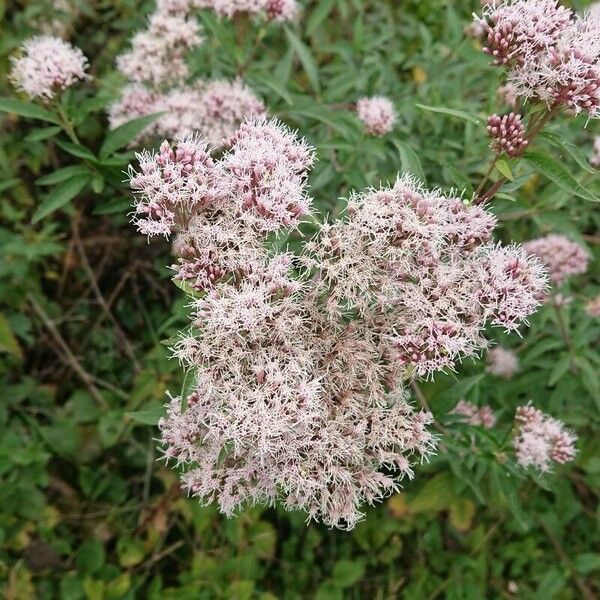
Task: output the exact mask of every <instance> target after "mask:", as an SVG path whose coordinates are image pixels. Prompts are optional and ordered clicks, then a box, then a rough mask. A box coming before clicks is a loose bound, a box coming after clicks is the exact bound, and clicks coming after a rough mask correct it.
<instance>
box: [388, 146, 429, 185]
mask: <svg viewBox="0 0 600 600" xmlns="http://www.w3.org/2000/svg"><path fill="white" fill-rule="evenodd" d="M394 145H395V146H396V148H398V152H399V153H400V162H401V163H402V173H410V174H411V175H414V176H415V177H416V178H417V179H419V180H420V181H421V182H422V183H424V184H425V185H427V180H426V179H425V173H424V172H423V167H421V162H420V161H419V157H418V156H417V153H416V152H415V151H414V150H413V149H412V148H411V147H410V146H409V145H408V144H406V143H404V142H400V141H398V140H394Z"/></svg>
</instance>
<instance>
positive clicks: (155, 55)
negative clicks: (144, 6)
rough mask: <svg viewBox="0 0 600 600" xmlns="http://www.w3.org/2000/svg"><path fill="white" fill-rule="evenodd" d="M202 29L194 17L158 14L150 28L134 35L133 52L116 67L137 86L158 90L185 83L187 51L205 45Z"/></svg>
mask: <svg viewBox="0 0 600 600" xmlns="http://www.w3.org/2000/svg"><path fill="white" fill-rule="evenodd" d="M202 40H203V38H202V36H201V31H200V26H199V25H198V22H197V21H196V19H194V18H188V17H187V16H185V15H179V14H169V13H165V12H162V11H157V12H155V13H153V14H152V15H151V16H150V19H149V23H148V29H146V30H144V31H140V32H138V33H136V34H135V36H134V37H133V40H132V42H131V50H130V51H129V52H127V53H125V54H122V55H121V56H119V57H118V58H117V68H118V69H119V71H121V72H122V73H123V75H125V77H126V78H127V79H129V80H130V81H132V82H135V83H148V84H150V85H151V86H154V87H159V86H164V85H172V84H175V83H179V82H182V81H185V80H186V79H187V78H188V77H189V69H188V66H187V64H186V62H185V56H186V54H187V53H188V51H189V50H190V49H192V48H194V47H196V46H199V45H200V44H201V43H202Z"/></svg>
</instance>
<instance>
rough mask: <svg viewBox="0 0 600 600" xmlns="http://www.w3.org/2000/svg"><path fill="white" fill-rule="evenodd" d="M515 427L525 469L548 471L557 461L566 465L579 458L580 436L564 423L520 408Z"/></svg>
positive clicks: (518, 452)
mask: <svg viewBox="0 0 600 600" xmlns="http://www.w3.org/2000/svg"><path fill="white" fill-rule="evenodd" d="M515 425H516V427H517V433H516V435H515V437H514V439H513V446H514V448H515V454H516V457H517V462H518V463H519V464H520V465H521V466H523V467H530V466H533V467H535V468H536V469H538V470H540V471H542V472H546V471H549V470H550V467H551V465H552V463H553V462H556V463H559V464H563V463H566V462H569V461H571V460H573V458H574V457H575V441H576V439H577V438H576V436H575V435H574V434H573V433H571V432H570V431H568V430H567V429H565V426H564V424H563V423H562V422H561V421H559V420H557V419H553V418H552V417H549V416H548V415H546V414H544V413H543V412H542V411H540V410H538V409H536V408H534V407H533V406H531V405H527V406H520V407H519V408H517V412H516V415H515Z"/></svg>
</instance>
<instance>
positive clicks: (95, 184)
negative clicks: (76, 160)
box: [92, 173, 104, 194]
mask: <svg viewBox="0 0 600 600" xmlns="http://www.w3.org/2000/svg"><path fill="white" fill-rule="evenodd" d="M103 189H104V177H102V175H100V173H96V174H95V175H94V176H93V177H92V190H93V192H94V194H101V193H102V190H103Z"/></svg>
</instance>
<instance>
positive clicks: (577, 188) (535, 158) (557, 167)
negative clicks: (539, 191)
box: [525, 151, 600, 202]
mask: <svg viewBox="0 0 600 600" xmlns="http://www.w3.org/2000/svg"><path fill="white" fill-rule="evenodd" d="M525 159H526V160H527V161H528V162H529V163H530V164H531V165H533V166H534V167H535V168H536V170H537V171H539V172H540V173H541V174H542V175H544V176H545V177H547V178H548V179H550V181H552V182H554V183H555V184H556V185H558V186H559V187H561V188H563V189H564V190H566V191H568V192H571V193H572V194H574V195H575V196H579V197H580V198H583V199H584V200H589V201H590V202H600V198H597V197H596V196H594V194H592V193H591V192H590V191H589V190H587V189H585V188H584V187H583V186H582V185H581V184H580V183H579V182H578V181H576V180H575V179H574V178H573V176H572V175H570V174H569V173H568V172H567V171H566V169H565V168H564V167H563V166H562V165H561V164H560V163H558V162H556V161H555V160H554V159H553V158H551V157H549V156H547V155H546V154H543V153H541V152H533V151H529V152H526V153H525Z"/></svg>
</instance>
